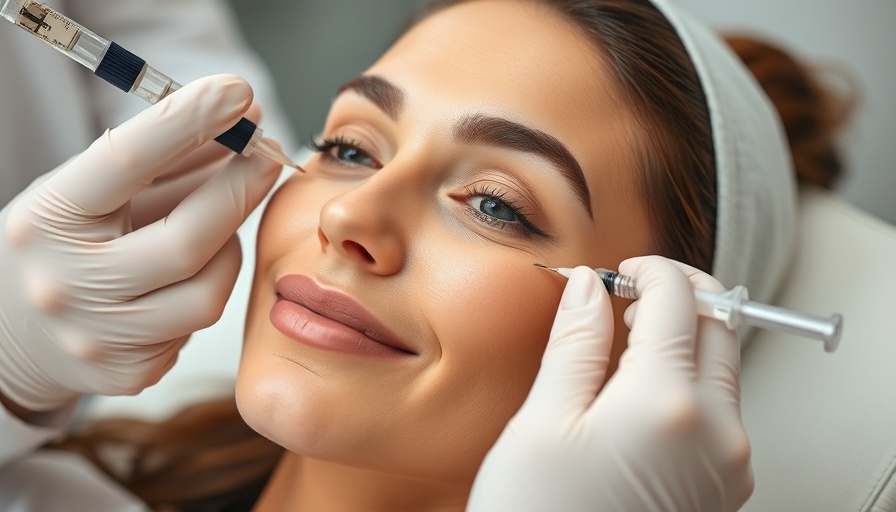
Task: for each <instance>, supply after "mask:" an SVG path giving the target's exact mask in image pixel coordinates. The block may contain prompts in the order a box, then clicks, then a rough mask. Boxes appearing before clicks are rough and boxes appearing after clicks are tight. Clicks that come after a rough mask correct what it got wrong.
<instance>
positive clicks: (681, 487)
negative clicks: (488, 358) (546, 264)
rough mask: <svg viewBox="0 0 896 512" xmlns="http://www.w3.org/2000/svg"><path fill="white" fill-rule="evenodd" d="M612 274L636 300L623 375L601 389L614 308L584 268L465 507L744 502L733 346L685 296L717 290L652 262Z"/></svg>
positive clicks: (703, 278)
mask: <svg viewBox="0 0 896 512" xmlns="http://www.w3.org/2000/svg"><path fill="white" fill-rule="evenodd" d="M619 270H620V272H621V273H623V274H627V275H631V276H634V277H635V278H636V279H637V283H638V288H639V291H640V296H641V298H640V299H639V300H638V301H637V302H636V303H635V304H633V305H632V306H631V307H630V308H629V309H628V310H627V311H626V315H625V319H626V323H627V324H628V325H629V326H630V327H631V329H632V330H631V334H630V335H629V346H628V349H627V350H626V351H625V353H624V354H623V355H622V357H621V358H620V361H619V368H618V370H617V371H616V373H615V374H613V376H612V377H611V378H610V379H609V380H608V381H607V382H606V385H604V380H605V377H606V370H607V363H608V359H609V358H608V356H609V353H610V346H611V345H612V341H613V316H612V311H611V307H610V301H609V299H608V295H607V292H606V290H605V289H604V287H603V285H602V284H601V282H600V281H599V280H598V279H597V278H596V276H595V274H594V272H592V271H590V270H589V269H588V268H586V267H579V268H577V269H575V271H574V272H573V274H572V277H571V278H570V279H569V283H568V284H567V286H566V290H565V291H564V293H563V298H562V299H561V302H560V308H559V310H558V312H557V317H556V320H555V322H554V327H553V330H552V332H551V338H550V341H549V342H548V346H547V350H546V352H545V354H544V358H543V361H542V367H541V370H540V371H539V374H538V376H537V378H536V380H535V384H534V385H533V387H532V391H531V393H530V394H529V396H528V398H527V399H526V402H525V403H524V404H523V406H522V407H521V408H520V410H519V412H518V413H517V414H516V415H515V416H514V418H513V419H512V420H511V421H510V423H509V424H508V425H507V428H506V429H505V430H504V432H503V433H502V434H501V436H500V438H499V439H498V441H497V443H496V444H495V446H494V447H493V448H492V450H491V451H490V452H489V453H488V455H487V456H486V458H485V461H484V463H483V465H482V467H481V469H480V471H479V473H478V474H477V477H476V480H475V483H474V485H473V491H472V494H471V497H470V501H469V504H468V508H467V510H469V511H475V512H485V511H495V510H513V511H516V512H526V511H545V510H551V511H558V512H567V511H592V510H606V511H639V512H641V511H687V512H700V511H712V512H722V511H733V510H737V509H739V508H740V507H741V506H742V505H743V504H744V503H745V502H746V500H747V498H749V496H750V494H751V493H752V491H753V474H752V470H751V466H750V444H749V440H748V439H747V435H746V432H745V430H744V427H743V423H742V422H741V416H740V388H739V381H738V379H739V371H740V345H739V343H738V341H737V337H736V335H735V334H734V333H733V332H731V331H729V330H728V329H726V328H725V326H724V325H723V324H722V323H721V322H718V321H715V320H709V319H705V318H702V317H701V318H700V319H699V320H698V318H697V315H696V309H695V300H694V292H693V287H699V288H703V289H707V290H721V289H722V286H721V285H720V284H719V283H718V281H716V280H715V279H713V278H712V277H710V276H708V275H706V274H704V273H703V272H700V271H698V270H695V269H693V268H691V267H687V266H686V265H683V264H680V263H676V262H672V261H671V260H667V259H665V258H661V257H659V256H650V257H643V258H635V259H630V260H627V261H625V262H623V263H622V264H621V265H620V266H619ZM689 278H690V280H689ZM602 386H603V389H602V390H601V387H602ZM598 392H599V394H598Z"/></svg>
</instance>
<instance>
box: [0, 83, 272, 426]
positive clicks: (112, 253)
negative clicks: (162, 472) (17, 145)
mask: <svg viewBox="0 0 896 512" xmlns="http://www.w3.org/2000/svg"><path fill="white" fill-rule="evenodd" d="M251 103H252V91H251V88H250V87H249V86H248V84H246V82H245V81H243V80H242V79H240V78H238V77H235V76H232V75H220V76H215V77H209V78H204V79H201V80H197V81H196V82H193V83H191V84H189V85H187V86H186V87H184V88H183V89H181V90H179V91H177V92H176V93H174V94H172V95H171V96H169V97H167V98H165V99H164V100H162V101H161V102H159V103H158V104H156V105H154V106H152V107H150V108H149V109H147V110H145V111H143V112H141V113H140V114H139V115H137V116H135V117H134V118H133V119H131V120H129V121H127V122H125V123H124V124H122V125H121V126H119V127H118V128H115V129H114V130H111V131H108V132H106V134H104V135H103V136H102V137H101V138H99V139H98V140H97V141H96V142H94V143H93V144H92V145H91V146H90V147H89V148H88V149H87V150H86V151H84V153H82V154H81V155H79V156H77V157H75V158H73V159H72V160H70V161H69V162H67V163H65V164H63V165H62V166H60V167H59V168H58V169H56V170H55V171H53V172H51V173H49V174H48V175H47V176H45V177H44V178H43V179H42V181H41V180H39V181H38V182H37V184H36V185H34V186H32V188H31V189H30V190H28V191H26V192H25V193H23V194H21V195H20V196H19V197H18V198H17V199H16V200H15V201H13V203H11V204H10V205H9V206H7V207H6V208H5V209H4V210H3V212H2V214H0V226H4V227H5V232H4V233H3V234H4V235H5V236H3V237H2V238H0V283H2V287H0V393H2V394H3V395H5V397H6V398H7V399H9V400H11V401H12V402H13V403H15V404H17V405H18V406H21V407H23V408H24V409H27V410H31V411H44V410H51V409H55V408H58V407H60V406H62V405H64V404H65V403H67V402H68V401H70V400H71V399H72V398H74V397H75V396H77V395H78V394H80V393H85V392H89V393H101V394H108V395H116V394H134V393H137V392H139V391H141V390H142V389H144V388H145V387H147V386H150V385H152V384H154V383H156V382H157V381H158V380H159V379H160V378H161V376H162V375H164V374H165V372H167V371H168V370H169V369H170V368H171V366H172V365H173V364H174V362H175V361H176V358H177V353H178V351H179V350H180V348H181V347H182V346H183V344H184V343H185V342H186V340H187V338H188V337H189V335H190V333H192V332H194V331H196V330H199V329H201V328H204V327H207V326H209V325H211V324H212V323H214V322H215V321H217V319H218V318H219V317H220V315H221V313H222V311H223V309H224V305H225V303H226V301H227V299H228V297H229V295H230V292H231V291H232V288H233V285H234V283H235V281H236V277H237V273H238V272H239V268H240V260H241V254H240V246H239V240H238V239H237V238H236V236H235V232H236V230H237V228H238V227H239V226H240V224H241V223H242V222H243V221H244V220H245V218H246V216H247V215H249V213H250V212H251V211H252V210H253V209H254V208H255V207H256V206H258V204H259V203H260V202H261V200H262V199H263V198H264V196H265V195H266V194H267V192H268V191H269V190H270V189H271V187H272V186H273V184H274V182H275V181H276V179H277V177H278V174H279V170H280V167H279V166H277V165H275V164H273V163H271V162H269V161H267V160H264V159H262V158H260V157H252V158H242V157H237V158H233V157H232V156H230V155H227V153H226V150H223V149H221V148H217V147H213V146H217V144H216V143H214V142H209V144H207V145H205V147H202V148H201V149H198V148H200V146H203V144H204V143H206V142H208V141H210V140H211V139H212V138H214V137H216V136H218V135H219V134H221V133H223V132H224V131H226V130H227V129H228V128H230V127H231V126H233V125H234V124H236V122H237V121H238V120H239V119H240V117H241V116H242V115H243V114H244V113H245V112H246V111H247V109H248V108H249V106H250V104H251ZM163 174H164V175H165V177H166V178H167V181H165V180H160V181H163V183H162V184H161V185H160V186H156V187H155V188H157V189H162V190H164V191H166V193H167V194H168V196H169V197H167V198H165V200H164V201H162V200H160V197H159V196H158V194H155V195H153V194H148V197H149V198H150V199H149V200H148V201H147V200H144V201H142V202H140V201H134V202H133V204H132V202H131V199H132V198H133V197H134V196H135V195H137V194H138V192H141V190H144V189H145V188H146V187H147V185H148V184H150V183H151V182H153V180H154V179H155V178H156V177H158V176H162V175H163ZM171 176H175V177H176V178H175V179H172V178H171ZM191 177H192V180H193V181H192V183H191V182H190V180H191ZM206 179H207V181H205V180H206ZM179 182H180V184H178V183H179ZM184 182H186V185H184V184H183V183H184ZM172 183H173V184H172ZM194 189H195V190H194ZM181 199H183V200H182V201H181ZM178 203H179V204H178ZM132 206H133V208H135V209H139V210H140V211H136V210H132ZM172 208H173V210H172ZM144 224H146V225H145V226H144Z"/></svg>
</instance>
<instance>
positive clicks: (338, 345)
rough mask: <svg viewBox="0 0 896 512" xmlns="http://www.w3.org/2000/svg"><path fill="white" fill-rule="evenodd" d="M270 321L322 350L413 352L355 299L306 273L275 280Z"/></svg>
mask: <svg viewBox="0 0 896 512" xmlns="http://www.w3.org/2000/svg"><path fill="white" fill-rule="evenodd" d="M276 290H277V302H275V303H274V307H272V308H271V315H270V319H271V323H272V324H273V325H274V327H276V328H277V330H279V331H280V332H282V333H283V334H285V335H287V336H289V337H290V338H292V339H294V340H296V341H299V342H301V343H304V344H306V345H310V346H313V347H317V348H320V349H324V350H333V351H338V352H346V353H351V354H359V355H366V356H379V357H394V356H400V355H416V353H415V352H414V351H413V350H411V349H410V347H408V345H407V344H405V343H404V342H402V341H401V339H399V338H398V336H396V335H395V334H394V333H392V331H390V330H389V328H388V327H386V326H385V325H384V324H383V323H382V322H380V321H379V320H378V319H377V318H376V317H375V316H373V314H371V313H370V312H369V311H367V310H366V309H364V307H363V306H361V305H360V304H358V302H357V301H355V300H354V299H352V298H351V297H349V296H348V295H345V294H342V293H340V292H337V291H335V290H327V289H324V288H321V287H320V286H318V285H317V283H315V282H314V280H312V279H311V278H309V277H306V276H301V275H288V276H284V277H282V278H280V279H279V280H278V281H277V284H276Z"/></svg>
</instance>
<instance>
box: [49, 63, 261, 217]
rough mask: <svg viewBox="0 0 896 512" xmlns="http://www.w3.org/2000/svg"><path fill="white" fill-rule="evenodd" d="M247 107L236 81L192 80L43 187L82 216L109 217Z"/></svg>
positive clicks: (246, 93)
mask: <svg viewBox="0 0 896 512" xmlns="http://www.w3.org/2000/svg"><path fill="white" fill-rule="evenodd" d="M251 102H252V89H251V88H250V87H249V85H248V84H247V83H246V82H245V81H244V80H242V79H241V78H239V77H237V76H234V75H217V76H212V77H206V78H201V79H199V80H196V81H195V82H193V83H190V84H188V85H187V86H185V87H184V88H183V89H180V90H179V91H177V92H175V93H174V94H172V95H170V96H168V97H167V98H165V99H163V100H162V101H160V102H159V103H157V104H155V105H153V106H152V107H150V108H148V109H146V110H144V111H143V112H141V113H139V114H137V115H136V116H134V117H133V118H131V119H129V120H128V121H126V122H124V123H123V124H121V125H120V126H118V127H117V128H115V129H113V130H109V131H107V132H106V134H105V135H104V136H103V137H101V138H99V139H98V140H97V141H95V142H94V143H93V144H92V145H91V146H90V147H89V148H88V149H87V150H86V151H84V152H83V153H82V154H81V155H80V156H79V157H78V158H76V159H75V160H73V161H72V162H71V163H70V164H69V165H68V166H66V167H65V168H64V169H62V170H61V171H60V172H59V173H58V174H56V175H55V176H53V177H52V178H51V179H50V180H48V181H47V183H46V186H48V187H51V189H52V190H54V191H55V193H56V194H60V195H61V196H62V197H65V198H67V200H68V201H69V202H71V203H73V204H74V205H76V206H77V207H78V208H80V209H81V210H83V211H84V212H85V213H86V214H90V215H103V214H108V213H111V212H113V211H115V210H117V209H118V208H120V207H121V206H122V205H124V204H125V203H127V202H128V201H130V199H131V198H132V197H134V195H136V194H137V192H139V191H140V190H141V189H143V188H144V187H145V186H146V185H147V184H149V183H150V182H152V180H153V179H155V178H156V176H158V175H159V174H161V173H163V172H165V171H166V170H167V169H169V168H170V167H171V166H172V165H173V164H174V163H175V162H177V161H179V160H180V159H182V158H184V157H185V156H187V155H188V154H189V153H191V152H192V151H193V150H195V149H196V148H198V147H200V146H201V145H203V144H205V143H206V142H208V141H210V140H212V139H213V138H215V137H217V136H218V135H220V134H222V133H224V132H225V131H227V130H228V129H229V128H231V127H232V126H234V125H235V124H236V123H237V122H238V121H239V119H240V117H241V116H242V114H243V113H244V112H245V111H246V109H247V108H249V105H250V104H251Z"/></svg>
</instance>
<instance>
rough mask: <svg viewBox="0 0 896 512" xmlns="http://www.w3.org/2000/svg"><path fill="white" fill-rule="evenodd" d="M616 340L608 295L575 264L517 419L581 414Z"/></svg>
mask: <svg viewBox="0 0 896 512" xmlns="http://www.w3.org/2000/svg"><path fill="white" fill-rule="evenodd" d="M612 345H613V310H612V307H611V305H610V297H609V294H608V293H607V290H606V289H605V288H604V286H603V284H602V283H601V281H600V279H598V277H597V275H596V274H595V273H594V271H593V270H591V269H590V268H588V267H576V268H575V269H574V270H573V272H572V275H571V276H570V278H569V281H568V282H567V284H566V288H565V289H564V291H563V296H562V298H561V299H560V306H559V308H558V310H557V315H556V317H555V319H554V325H553V328H552V329H551V335H550V338H549V340H548V344H547V348H546V349H545V353H544V356H543V357H542V360H541V369H540V370H539V371H538V375H537V376H536V378H535V383H534V384H533V385H532V390H531V391H530V392H529V396H528V397H527V398H526V401H525V403H524V404H523V406H522V407H521V408H520V411H519V412H518V413H517V415H516V417H515V418H514V421H515V422H517V423H516V424H517V426H518V427H519V426H520V425H521V424H522V425H537V424H538V422H541V421H544V419H545V418H551V421H554V420H555V419H556V418H570V419H574V418H578V417H580V416H581V414H582V413H583V412H584V411H586V410H587V409H588V407H589V406H590V405H591V403H592V402H593V401H594V398H595V397H596V396H597V392H598V390H599V389H600V387H601V386H602V385H603V383H604V380H605V379H606V372H607V365H608V363H609V360H610V348H611V347H612Z"/></svg>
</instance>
